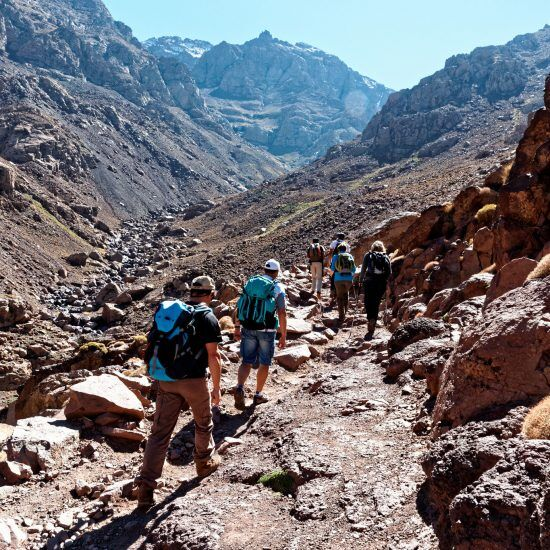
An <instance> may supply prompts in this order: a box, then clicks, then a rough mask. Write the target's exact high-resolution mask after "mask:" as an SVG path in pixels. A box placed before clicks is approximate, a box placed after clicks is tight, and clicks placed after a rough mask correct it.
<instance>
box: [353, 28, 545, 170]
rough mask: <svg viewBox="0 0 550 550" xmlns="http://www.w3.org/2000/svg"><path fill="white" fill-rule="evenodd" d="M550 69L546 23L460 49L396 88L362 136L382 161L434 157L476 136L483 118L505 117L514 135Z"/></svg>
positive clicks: (535, 103) (536, 100) (508, 131)
mask: <svg viewBox="0 0 550 550" xmlns="http://www.w3.org/2000/svg"><path fill="white" fill-rule="evenodd" d="M549 68H550V26H548V25H546V26H545V27H544V28H543V29H541V30H540V31H538V32H535V33H531V34H525V35H521V36H517V37H516V38H514V39H513V40H511V41H510V42H508V43H507V44H505V45H503V46H488V47H483V48H476V49H475V50H473V51H472V52H471V53H470V54H460V55H455V56H453V57H451V58H449V59H448V60H447V61H446V63H445V66H444V68H443V69H441V70H440V71H437V72H436V73H434V74H433V75H431V76H428V77H426V78H423V79H422V80H421V81H420V82H419V83H418V85H416V86H414V87H413V88H411V89H410V90H402V91H400V92H397V93H395V94H393V95H392V96H391V97H390V98H389V100H388V101H387V103H386V104H385V105H384V107H383V108H382V110H381V111H380V112H379V113H378V114H377V115H375V116H374V118H373V119H372V120H371V121H370V123H369V124H368V126H367V128H366V129H365V131H364V132H363V134H362V142H363V143H364V144H367V145H368V147H369V151H370V153H371V154H372V155H373V156H374V157H375V158H376V159H377V160H378V161H379V162H393V161H396V160H400V159H403V158H405V157H408V156H410V155H412V154H418V156H420V157H422V156H433V155H436V154H439V153H441V152H443V151H446V150H447V149H449V148H450V147H452V146H453V145H455V144H457V143H459V142H460V143H464V142H465V141H466V140H467V139H468V137H467V136H468V135H472V134H477V132H478V130H479V129H480V127H481V126H483V125H485V124H486V122H487V121H486V116H491V117H496V118H497V119H499V120H502V121H504V122H506V125H505V126H506V128H505V129H504V131H505V133H506V134H508V135H510V134H514V135H513V137H511V141H515V140H516V139H517V137H519V135H520V132H521V130H522V129H523V127H524V124H525V115H526V114H527V113H529V112H531V111H533V110H534V109H536V108H537V107H539V106H540V105H541V100H540V94H539V93H538V91H539V90H540V89H541V87H542V85H543V83H544V76H545V75H546V74H547V72H548V70H549ZM480 115H483V116H480ZM518 123H519V126H521V128H519V126H518ZM516 130H517V131H516Z"/></svg>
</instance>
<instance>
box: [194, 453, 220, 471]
mask: <svg viewBox="0 0 550 550" xmlns="http://www.w3.org/2000/svg"><path fill="white" fill-rule="evenodd" d="M221 461H222V459H221V458H220V455H219V454H218V453H214V454H213V455H212V456H211V457H210V458H209V459H207V460H204V459H200V460H197V459H195V467H196V469H197V476H198V477H207V476H209V475H210V474H213V473H214V472H215V471H216V470H217V469H218V466H219V465H220V463H221Z"/></svg>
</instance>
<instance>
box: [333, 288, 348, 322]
mask: <svg viewBox="0 0 550 550" xmlns="http://www.w3.org/2000/svg"><path fill="white" fill-rule="evenodd" d="M344 283H345V281H335V283H334V285H335V287H336V302H337V303H338V319H339V320H340V322H343V321H344V319H345V318H346V312H345V301H344V300H345V298H344V294H345V288H346V287H345V285H344Z"/></svg>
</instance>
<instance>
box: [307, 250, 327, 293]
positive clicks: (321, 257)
mask: <svg viewBox="0 0 550 550" xmlns="http://www.w3.org/2000/svg"><path fill="white" fill-rule="evenodd" d="M307 257H308V260H309V270H310V273H311V292H313V294H315V295H316V296H317V299H318V300H320V299H321V289H322V287H323V264H324V262H325V247H324V246H322V245H321V244H319V239H313V240H312V243H311V244H310V245H309V248H308V249H307Z"/></svg>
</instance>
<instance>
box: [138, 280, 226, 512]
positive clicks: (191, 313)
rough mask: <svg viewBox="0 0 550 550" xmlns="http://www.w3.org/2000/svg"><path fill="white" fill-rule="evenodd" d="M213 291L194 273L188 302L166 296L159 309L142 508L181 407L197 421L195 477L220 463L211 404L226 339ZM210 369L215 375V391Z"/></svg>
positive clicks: (149, 354) (150, 359) (152, 337)
mask: <svg viewBox="0 0 550 550" xmlns="http://www.w3.org/2000/svg"><path fill="white" fill-rule="evenodd" d="M215 290H216V288H215V286H214V281H213V280H212V279H211V278H210V277H207V276H202V277H196V278H195V279H193V281H192V283H191V297H190V300H189V301H188V302H182V301H181V300H165V301H163V302H161V304H160V305H159V306H158V308H157V310H156V312H155V315H154V318H153V326H152V328H151V330H150V331H149V336H148V342H147V350H146V352H145V363H146V365H147V373H148V374H149V376H150V377H151V378H153V379H155V380H157V381H158V383H159V388H158V394H157V402H156V410H155V418H154V421H153V426H152V427H151V434H150V436H149V439H148V440H147V445H146V447H145V454H144V457H143V465H142V467H141V471H140V474H139V476H138V477H137V478H136V484H137V485H138V487H139V489H138V506H139V507H140V508H149V507H151V506H152V505H153V504H154V498H153V493H154V490H155V488H156V486H157V479H158V478H159V477H160V476H161V474H162V468H163V466H164V460H165V458H166V451H167V449H168V445H169V443H170V437H171V436H172V432H173V431H174V428H175V426H176V423H177V421H178V417H179V413H180V410H182V409H187V408H190V409H191V412H192V414H193V419H194V421H195V451H194V459H195V466H196V470H197V476H198V477H206V476H208V475H210V474H211V473H212V472H214V471H215V470H216V469H217V468H218V465H219V464H220V457H219V456H218V454H217V453H216V449H215V446H214V439H213V437H212V430H213V421H212V405H219V403H220V378H221V357H220V352H219V349H218V345H219V343H220V342H221V341H222V336H221V330H220V325H219V323H218V320H217V319H216V316H215V315H214V313H213V312H212V310H211V309H210V307H209V304H210V302H211V301H212V298H213V296H214V292H215ZM207 369H209V370H210V374H211V375H212V390H211V391H210V389H209V387H208V378H207Z"/></svg>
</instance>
